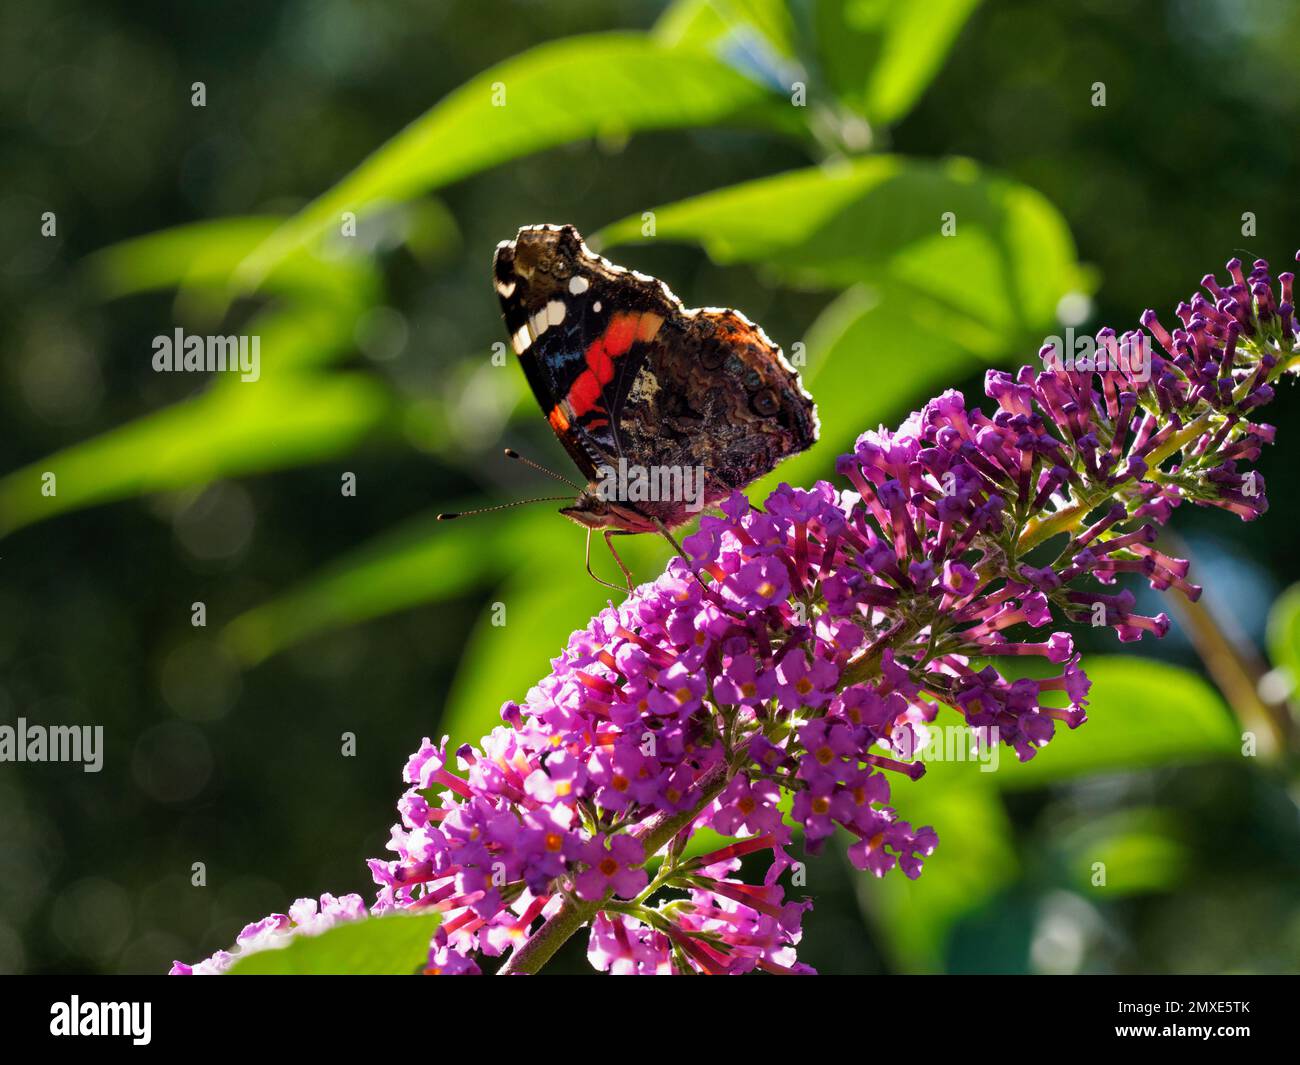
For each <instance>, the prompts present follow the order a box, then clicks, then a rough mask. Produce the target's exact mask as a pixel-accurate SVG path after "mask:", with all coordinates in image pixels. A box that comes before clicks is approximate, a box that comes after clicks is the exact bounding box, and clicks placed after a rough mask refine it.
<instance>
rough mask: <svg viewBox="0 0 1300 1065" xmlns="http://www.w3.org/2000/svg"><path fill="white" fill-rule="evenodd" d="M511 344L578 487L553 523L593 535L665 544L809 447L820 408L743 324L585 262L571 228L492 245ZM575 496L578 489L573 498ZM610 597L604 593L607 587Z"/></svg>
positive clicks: (631, 274)
mask: <svg viewBox="0 0 1300 1065" xmlns="http://www.w3.org/2000/svg"><path fill="white" fill-rule="evenodd" d="M493 282H494V284H495V287H496V292H497V296H498V298H499V299H500V302H501V312H502V315H503V317H504V319H505V325H506V329H507V331H508V332H509V335H510V343H511V346H512V347H513V348H514V352H515V355H516V356H517V357H518V360H519V365H520V366H521V367H522V369H523V371H524V376H525V377H526V378H527V380H528V384H529V386H530V387H531V388H532V391H533V395H534V396H535V397H536V398H537V402H538V403H539V404H540V405H541V408H542V412H543V414H545V416H546V419H547V421H548V422H549V423H550V426H551V429H552V430H553V431H554V432H555V435H556V436H557V437H558V438H559V441H560V443H561V444H563V445H564V448H565V450H566V451H567V452H568V453H569V455H570V457H571V458H572V459H573V461H574V463H575V464H576V465H577V467H578V469H579V471H580V472H581V474H582V476H583V478H584V479H585V481H586V487H585V488H582V489H580V491H579V494H578V497H577V498H576V499H575V500H574V501H573V502H572V504H570V505H569V506H566V507H564V508H562V509H561V510H560V513H561V514H563V515H565V516H566V517H568V518H570V519H572V520H573V521H575V522H577V523H578V524H579V525H582V526H584V527H585V528H586V529H587V558H586V565H587V572H588V573H589V574H590V575H591V576H592V577H593V578H594V579H595V580H598V581H600V582H601V583H602V584H607V583H608V582H606V581H602V580H601V578H599V577H597V576H596V575H595V574H594V573H592V571H591V533H592V531H593V530H596V529H600V530H603V532H604V537H605V543H606V545H607V546H608V547H609V550H610V553H611V554H612V555H613V556H614V559H615V561H616V562H617V563H618V565H619V568H620V569H621V570H622V571H623V575H624V577H625V578H626V579H627V582H628V587H629V588H631V586H632V577H631V573H630V572H629V571H628V568H627V567H626V566H625V565H624V564H623V560H622V559H621V558H619V555H618V552H617V551H616V550H615V549H614V545H613V544H612V543H611V542H610V538H611V537H612V536H615V535H620V534H629V533H641V532H658V533H660V534H662V535H663V536H665V537H666V538H667V539H668V541H669V543H671V544H672V545H673V547H674V548H675V549H676V550H677V551H678V553H679V554H680V553H682V550H681V547H680V545H678V543H677V541H676V539H675V538H674V537H673V535H672V531H671V530H673V529H674V528H677V527H679V526H681V525H683V524H685V523H686V522H688V521H690V520H691V519H692V518H693V517H695V516H696V514H697V513H698V512H699V511H700V510H701V509H703V508H704V507H707V506H710V505H712V504H714V503H716V502H718V501H719V500H721V499H725V498H726V497H727V496H729V495H730V494H731V493H732V492H734V491H735V490H736V489H739V488H743V487H745V486H746V485H747V484H749V483H750V482H752V481H754V480H755V479H756V478H758V477H761V476H763V475H764V474H766V473H769V472H770V471H771V470H772V469H774V468H775V467H776V465H777V464H778V463H779V462H781V461H782V460H783V459H785V458H787V457H788V456H790V455H795V454H798V453H799V452H801V451H805V450H807V449H808V448H809V447H811V446H812V445H813V444H814V443H815V442H816V440H817V432H818V422H817V408H816V406H815V405H814V403H813V400H812V397H811V396H809V395H808V393H807V392H805V391H804V389H803V388H802V386H801V385H800V382H799V375H798V373H797V372H796V370H795V369H794V367H793V366H791V365H790V363H789V362H787V361H786V359H785V357H784V356H783V355H782V353H781V349H780V348H779V347H777V345H775V344H774V343H772V341H771V340H769V339H768V337H767V335H766V334H765V333H764V332H763V330H762V329H760V328H759V327H758V326H756V325H755V324H754V323H753V322H751V321H749V319H747V318H746V317H745V316H744V315H743V314H741V313H740V312H739V311H734V310H723V309H719V308H712V307H710V308H702V309H695V310H688V309H686V308H684V307H683V306H682V303H681V300H679V299H678V298H677V297H676V296H675V295H673V293H672V291H671V290H670V289H669V288H668V286H667V285H665V284H664V283H663V282H662V281H659V280H657V279H656V278H653V277H648V276H647V275H645V274H642V273H638V272H636V271H632V270H627V269H625V268H623V267H621V266H616V265H615V264H613V263H611V262H609V261H608V260H606V259H603V258H601V257H600V256H599V255H596V254H595V253H593V252H592V251H591V250H590V249H589V248H588V247H587V245H586V243H585V242H584V241H583V239H582V235H581V234H580V233H579V232H578V231H577V229H575V228H574V227H573V226H571V225H561V226H556V225H536V226H526V227H524V228H523V229H521V230H520V231H519V233H518V235H517V236H516V237H515V239H514V240H508V241H502V242H501V243H500V244H499V245H497V249H496V257H495V260H494V263H493ZM575 487H577V486H575ZM611 587H614V586H613V585H611Z"/></svg>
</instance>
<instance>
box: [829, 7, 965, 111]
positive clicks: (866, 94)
mask: <svg viewBox="0 0 1300 1065" xmlns="http://www.w3.org/2000/svg"><path fill="white" fill-rule="evenodd" d="M978 5H979V0H926V2H925V3H920V4H918V3H898V2H896V0H816V3H815V9H814V14H813V21H814V23H815V27H816V37H817V49H818V54H819V58H820V60H821V69H822V73H823V75H824V76H825V77H826V79H827V80H828V81H829V82H830V84H831V86H832V87H833V88H834V89H835V91H836V93H837V94H838V95H839V96H840V97H841V98H842V99H843V100H844V101H845V102H846V103H849V104H850V105H852V106H854V107H856V108H858V109H859V110H860V111H861V112H862V113H863V114H864V115H866V117H867V119H868V120H869V121H871V122H874V123H878V124H884V125H888V124H890V123H893V122H897V121H898V120H899V119H900V118H902V117H903V116H904V115H905V114H906V113H907V112H908V111H910V110H911V109H912V106H913V105H914V104H915V103H916V101H917V100H918V99H919V98H920V96H921V94H922V93H923V92H924V91H925V89H926V86H928V85H929V84H930V82H931V81H933V80H934V76H935V75H936V74H937V73H938V72H939V68H940V67H941V66H942V65H943V61H944V59H945V58H946V56H947V55H948V52H949V50H950V49H951V48H952V46H953V43H954V42H955V41H956V39H957V35H958V34H959V33H960V32H961V29H962V27H963V26H964V25H965V24H966V20H967V19H968V18H970V14H971V12H972V11H974V9H975V8H976V7H977V6H978Z"/></svg>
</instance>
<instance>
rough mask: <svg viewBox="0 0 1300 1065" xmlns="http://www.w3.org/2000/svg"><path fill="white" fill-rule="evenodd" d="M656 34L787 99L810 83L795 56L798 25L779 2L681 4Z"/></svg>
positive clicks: (681, 0)
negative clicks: (805, 82)
mask: <svg viewBox="0 0 1300 1065" xmlns="http://www.w3.org/2000/svg"><path fill="white" fill-rule="evenodd" d="M654 32H655V37H656V38H657V39H658V40H659V41H661V42H662V43H664V44H665V45H669V46H671V47H678V48H683V47H689V48H695V49H699V50H708V51H709V52H711V53H712V54H713V55H715V56H717V57H718V58H719V59H721V60H722V61H723V62H725V63H726V64H727V65H728V66H730V67H733V68H735V69H736V70H741V71H745V72H746V73H748V74H750V75H751V76H752V77H754V78H757V79H759V80H760V81H763V82H765V83H767V84H769V85H771V87H772V88H773V90H774V91H778V92H780V93H781V94H783V95H785V94H788V93H789V92H790V91H791V86H792V84H793V83H794V82H795V81H802V80H806V78H807V74H806V73H805V72H804V69H803V67H802V65H801V64H800V62H799V61H798V58H797V54H796V53H797V49H796V44H795V38H796V29H795V25H794V20H793V19H792V17H791V13H790V9H789V7H788V5H786V4H785V3H783V2H781V0H677V2H676V3H673V4H670V5H669V6H668V9H667V10H666V11H664V13H663V15H661V16H660V18H659V21H658V22H657V23H656V24H655V30H654Z"/></svg>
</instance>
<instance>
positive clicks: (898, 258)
mask: <svg viewBox="0 0 1300 1065" xmlns="http://www.w3.org/2000/svg"><path fill="white" fill-rule="evenodd" d="M654 216H655V236H654V238H646V237H645V236H644V235H643V233H642V220H641V216H640V214H637V215H635V216H632V217H629V218H626V219H623V220H621V221H619V222H616V223H614V224H613V225H610V226H607V227H606V228H605V229H603V230H601V231H600V233H599V234H598V235H597V237H596V238H595V239H596V240H597V241H598V242H600V243H602V244H606V245H609V244H620V243H633V242H640V241H644V240H646V239H655V240H669V241H692V242H697V243H699V244H701V245H702V246H703V247H704V249H705V250H706V251H707V252H708V253H709V255H710V257H711V258H712V259H713V260H714V261H715V262H718V263H721V264H731V263H751V264H760V265H762V266H764V267H766V268H768V269H769V270H771V271H773V272H775V273H776V274H778V275H779V276H781V277H783V278H785V279H786V280H787V281H790V282H792V283H795V284H802V285H807V286H812V287H820V288H832V289H838V288H844V287H848V286H850V285H853V284H856V283H859V282H889V283H891V284H895V285H898V286H901V287H903V288H906V289H908V290H910V291H911V292H912V293H913V294H914V296H915V297H916V298H924V297H928V298H930V299H932V300H934V301H935V302H936V303H937V304H938V305H939V306H941V307H943V308H944V309H946V310H950V311H952V312H956V313H960V314H962V315H963V316H965V317H967V318H970V319H973V320H975V321H977V322H981V323H983V324H984V325H986V326H988V327H990V328H996V329H999V330H1002V331H1006V332H1015V333H1019V334H1023V335H1025V336H1026V338H1029V337H1030V336H1031V335H1032V336H1035V337H1036V338H1037V339H1038V340H1039V341H1041V339H1042V336H1043V334H1044V332H1045V331H1046V330H1048V328H1049V327H1050V326H1051V324H1052V323H1053V321H1054V320H1055V312H1056V306H1057V304H1058V302H1059V301H1060V299H1061V297H1062V296H1063V295H1065V294H1066V293H1067V292H1070V291H1073V290H1075V289H1078V288H1079V287H1081V286H1082V285H1084V283H1085V279H1084V278H1083V276H1082V275H1081V272H1080V270H1079V268H1078V265H1077V263H1076V261H1075V251H1074V243H1073V240H1072V239H1071V237H1070V233H1069V229H1068V228H1067V227H1066V224H1065V222H1064V220H1063V219H1062V218H1061V216H1060V214H1059V213H1058V212H1057V211H1056V209H1055V208H1054V207H1052V205H1051V204H1050V203H1048V202H1047V200H1045V199H1044V198H1043V197H1042V196H1041V195H1039V194H1038V193H1037V192H1035V191H1034V190H1032V189H1030V188H1028V187H1026V186H1024V185H1020V184H1017V183H1016V182H1013V181H1009V180H1007V179H1005V178H1001V177H997V176H993V175H989V174H987V173H985V172H983V171H981V170H980V168H979V167H977V166H976V165H975V164H974V163H971V162H969V161H967V160H950V161H948V162H944V163H934V162H927V161H921V160H915V159H906V158H903V157H900V156H873V157H870V158H866V159H862V160H859V161H857V162H854V163H851V164H848V163H846V164H843V165H838V166H834V167H829V168H812V169H805V170H796V171H791V172H789V173H785V174H778V175H776V176H774V177H767V178H760V179H758V180H757V181H751V182H746V183H744V184H741V185H733V186H730V187H729V188H725V189H720V190H718V191H715V192H709V193H705V194H703V195H701V196H696V197H693V198H691V199H688V200H683V201H680V202H678V203H673V204H667V205H664V206H661V207H658V208H656V209H655V211H654ZM945 225H947V226H949V228H950V230H951V234H952V235H945V229H944V227H945ZM952 227H955V228H952ZM1036 351H1037V346H1035V347H1033V348H1032V349H1031V350H1030V351H1028V352H1027V355H1032V354H1034V352H1036Z"/></svg>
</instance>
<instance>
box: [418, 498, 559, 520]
mask: <svg viewBox="0 0 1300 1065" xmlns="http://www.w3.org/2000/svg"><path fill="white" fill-rule="evenodd" d="M572 501H573V500H572V497H570V496H537V497H536V498H534V499H516V500H515V501H514V502H513V503H498V504H497V505H496V506H495V507H479V508H477V509H476V510H453V511H448V512H446V513H444V514H439V515H438V520H439V521H454V520H455V519H456V518H469V517H472V516H473V515H475V514H491V513H492V512H493V511H494V510H509V509H510V508H511V507H523V506H527V505H528V504H529V503H560V502H564V503H571V502H572Z"/></svg>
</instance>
